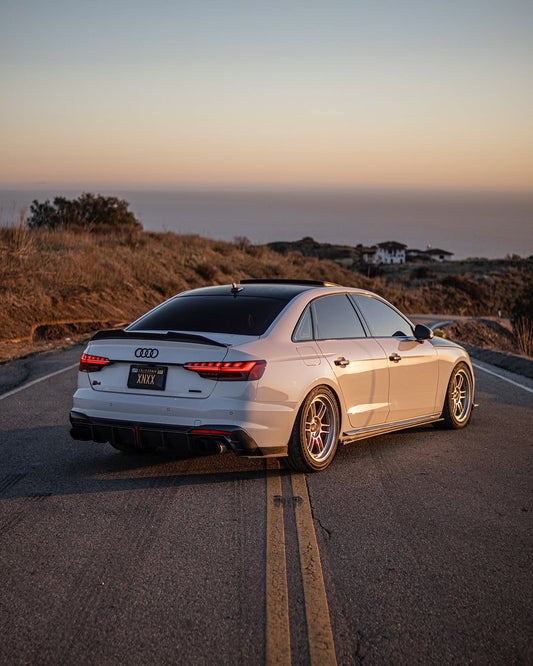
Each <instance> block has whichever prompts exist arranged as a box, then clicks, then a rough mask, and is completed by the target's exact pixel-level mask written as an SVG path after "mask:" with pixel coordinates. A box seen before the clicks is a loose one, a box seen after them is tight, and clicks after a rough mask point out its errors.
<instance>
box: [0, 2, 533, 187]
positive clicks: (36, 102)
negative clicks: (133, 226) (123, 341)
mask: <svg viewBox="0 0 533 666" xmlns="http://www.w3.org/2000/svg"><path fill="white" fill-rule="evenodd" d="M532 35H533V3H532V2H531V0H505V2H504V1H503V0H446V1H442V2H431V1H428V0H389V1H385V0H365V1H363V0H361V1H358V0H331V1H330V2H327V3H326V2H324V0H319V1H317V0H283V1H280V0H269V1H268V2H266V1H265V0H261V1H256V0H240V1H237V0H190V1H187V2H185V1H183V0H181V1H180V0H168V1H165V0H153V1H152V2H146V1H143V2H139V1H137V0H130V1H128V2H126V1H124V0H93V1H92V2H90V3H89V2H83V3H81V2H76V1H73V0H48V1H47V2H43V1H42V0H39V1H37V0H17V1H15V0H0V91H1V99H2V103H1V105H0V185H12V184H28V185H34V184H48V183H59V182H61V183H84V184H90V183H108V184H115V183H117V184H118V183H121V184H128V183H132V184H154V185H156V184H157V185H183V184H185V185H188V184H213V185H231V184H244V185H264V184H274V185H288V186H289V185H321V186H346V185H348V186H352V185H353V186H400V187H404V186H406V187H445V188H456V187H457V188H470V187H474V188H496V189H522V190H524V189H526V190H533V121H532V118H533V85H532V81H533V57H532V51H533V46H532V44H533V39H532Z"/></svg>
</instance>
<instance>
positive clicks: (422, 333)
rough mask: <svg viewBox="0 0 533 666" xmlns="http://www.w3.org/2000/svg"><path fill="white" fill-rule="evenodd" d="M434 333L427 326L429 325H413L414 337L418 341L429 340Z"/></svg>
mask: <svg viewBox="0 0 533 666" xmlns="http://www.w3.org/2000/svg"><path fill="white" fill-rule="evenodd" d="M433 335H434V333H433V331H432V330H431V329H430V328H429V326H424V324H417V325H416V326H415V338H416V339H417V341H418V342H423V341H424V340H431V338H432V337H433Z"/></svg>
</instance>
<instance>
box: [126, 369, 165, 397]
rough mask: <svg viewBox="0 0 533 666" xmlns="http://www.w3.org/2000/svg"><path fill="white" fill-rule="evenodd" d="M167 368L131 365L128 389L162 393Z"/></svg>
mask: <svg viewBox="0 0 533 666" xmlns="http://www.w3.org/2000/svg"><path fill="white" fill-rule="evenodd" d="M167 370H168V368H165V367H162V366H155V365H132V366H131V367H130V374H129V376H128V388H133V389H152V390H155V391H164V390H165V383H166V381H167Z"/></svg>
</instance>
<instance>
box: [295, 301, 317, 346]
mask: <svg viewBox="0 0 533 666" xmlns="http://www.w3.org/2000/svg"><path fill="white" fill-rule="evenodd" d="M292 339H293V340H294V342H303V341H304V340H312V339H313V321H312V319H311V308H309V307H308V308H306V309H305V311H304V313H303V315H302V316H301V317H300V321H299V322H298V323H297V324H296V328H295V329H294V334H293V336H292Z"/></svg>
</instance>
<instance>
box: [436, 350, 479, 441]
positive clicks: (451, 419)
mask: <svg viewBox="0 0 533 666" xmlns="http://www.w3.org/2000/svg"><path fill="white" fill-rule="evenodd" d="M473 404H474V386H473V382H472V375H471V374H470V369H469V368H468V366H467V365H466V363H459V364H458V365H456V366H455V368H454V369H453V372H452V374H451V377H450V381H449V382H448V389H447V390H446V399H445V400H444V408H443V410H442V418H443V419H444V421H443V422H441V423H442V425H443V426H444V427H446V428H453V429H454V430H457V429H458V428H464V427H465V426H466V425H467V424H468V421H469V420H470V415H471V414H472V406H473Z"/></svg>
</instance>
